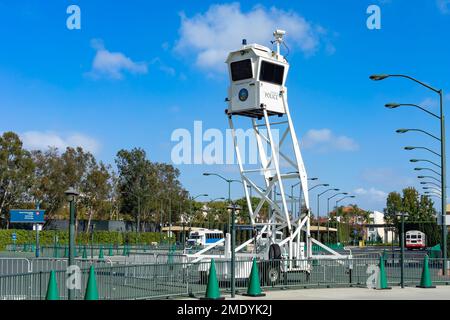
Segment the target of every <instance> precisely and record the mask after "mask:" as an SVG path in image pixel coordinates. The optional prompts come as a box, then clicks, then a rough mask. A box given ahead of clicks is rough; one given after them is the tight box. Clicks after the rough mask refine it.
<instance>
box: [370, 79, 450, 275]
mask: <svg viewBox="0 0 450 320" xmlns="http://www.w3.org/2000/svg"><path fill="white" fill-rule="evenodd" d="M389 77H400V78H405V79H408V80H411V81H414V82H415V83H417V84H420V85H421V86H423V87H425V88H427V89H429V90H431V91H433V92H434V93H437V94H438V95H439V115H437V114H434V113H432V112H429V111H428V110H426V109H424V108H422V107H420V106H417V105H412V104H409V106H412V107H416V108H419V109H420V110H422V111H425V112H426V113H427V114H430V115H432V116H433V117H435V118H437V119H438V120H439V123H440V131H441V132H440V139H439V138H437V137H435V136H433V135H431V136H432V137H433V138H435V139H437V140H438V141H439V142H440V144H441V152H440V156H441V165H440V169H441V170H440V171H441V193H442V199H441V226H442V228H441V229H442V235H441V238H442V239H441V249H442V257H443V259H444V263H443V275H446V273H447V270H446V269H447V221H446V220H447V219H446V215H447V206H446V203H447V196H446V183H447V182H446V180H447V177H446V153H445V113H444V91H443V90H442V89H436V88H433V87H432V86H430V85H428V84H426V83H424V82H422V81H420V80H417V79H415V78H413V77H411V76H408V75H404V74H374V75H371V76H370V79H371V80H375V81H380V80H384V79H386V78H389ZM399 106H401V105H400V104H391V107H392V108H396V107H399ZM427 134H428V133H427ZM428 135H430V134H428Z"/></svg>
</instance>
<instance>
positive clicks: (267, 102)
mask: <svg viewBox="0 0 450 320" xmlns="http://www.w3.org/2000/svg"><path fill="white" fill-rule="evenodd" d="M273 35H274V38H275V40H274V41H273V43H275V44H276V51H272V50H271V49H269V48H267V47H264V46H261V45H258V44H250V45H247V44H246V41H245V40H244V41H243V45H242V47H241V48H240V49H239V50H236V51H233V52H231V53H230V54H229V55H228V58H227V60H226V63H227V64H228V68H229V75H230V87H229V89H228V97H227V99H226V100H227V102H228V109H227V110H226V111H225V112H226V114H227V116H228V121H229V125H230V129H231V131H232V137H233V143H234V148H235V154H236V159H237V162H238V165H239V170H240V175H241V178H242V182H243V185H244V192H245V195H246V199H247V205H248V208H249V213H250V221H251V224H252V225H253V226H255V227H256V226H260V227H262V229H261V232H260V233H259V235H258V238H257V240H260V239H261V237H262V236H263V235H265V237H266V238H267V239H268V241H267V240H266V242H268V243H269V244H270V246H266V248H265V250H267V251H266V252H267V254H268V255H269V258H273V259H279V258H281V255H283V257H285V258H288V259H303V258H312V257H313V254H312V244H313V243H316V244H317V245H319V246H321V247H323V248H324V249H325V250H326V251H327V252H328V253H330V254H331V256H334V257H342V256H341V255H340V254H338V253H337V252H335V251H333V250H331V249H330V248H328V247H326V246H325V245H323V244H321V243H320V242H318V241H317V240H315V239H313V238H312V237H311V233H310V207H309V195H308V180H307V173H306V169H305V166H304V163H303V159H302V155H301V152H300V146H299V142H298V139H297V135H296V133H295V129H294V125H293V122H292V118H291V114H290V111H289V106H288V99H287V88H286V86H285V83H286V78H287V73H288V69H289V64H288V62H287V60H286V59H285V57H283V56H282V55H281V54H280V45H281V44H282V43H283V36H284V35H285V31H283V30H276V31H275V32H274V34H273ZM241 118H242V119H244V120H245V119H247V120H248V119H250V122H251V126H248V125H247V128H248V127H250V128H251V129H252V130H253V133H254V137H255V139H256V145H257V150H256V152H257V155H258V164H257V167H255V166H251V165H249V164H248V163H245V161H244V160H245V158H243V157H242V152H241V151H242V150H243V146H241V145H240V143H241V142H242V139H239V137H238V134H237V129H238V127H237V126H236V122H237V120H238V119H241ZM247 123H248V122H247ZM276 133H279V134H276ZM250 152H252V150H250ZM297 182H300V186H301V190H302V199H303V201H304V208H303V209H304V210H302V208H300V209H299V213H296V212H292V209H290V208H291V207H292V206H290V205H289V204H290V202H291V201H295V200H294V199H289V197H288V196H287V195H286V191H287V188H289V186H291V185H293V184H295V183H297ZM249 187H250V188H251V189H252V190H254V191H255V192H256V194H257V195H259V198H260V201H259V203H258V204H257V205H256V206H254V205H252V201H251V195H250V193H249V190H248V189H249ZM277 195H279V197H277ZM265 203H267V204H268V205H269V212H268V215H267V219H266V220H265V221H262V220H261V217H262V209H263V206H264V204H265ZM302 211H303V212H302ZM280 231H282V232H283V233H284V237H282V238H281V239H280V238H279V237H278V236H277V235H278V234H280ZM302 234H303V235H304V237H302V238H303V239H304V240H305V242H306V252H304V247H305V242H303V241H302V238H301V235H302ZM252 241H253V239H250V240H248V241H247V242H246V243H244V244H242V245H241V246H239V247H238V248H236V251H239V250H241V249H242V248H244V247H245V246H247V245H248V244H250V243H251V242H252ZM319 257H330V255H328V256H323V255H321V256H317V258H319Z"/></svg>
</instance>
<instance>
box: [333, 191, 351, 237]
mask: <svg viewBox="0 0 450 320" xmlns="http://www.w3.org/2000/svg"><path fill="white" fill-rule="evenodd" d="M347 198H355V196H346V197H342V198H340V199H338V200H336V203H335V206H334V208H335V210H336V213H337V207H338V203H339V202H341V201H342V200H344V199H347ZM336 220H337V218H336ZM339 223H340V221H338V223H337V225H336V227H337V228H336V229H337V230H336V240H337V242H338V243H339Z"/></svg>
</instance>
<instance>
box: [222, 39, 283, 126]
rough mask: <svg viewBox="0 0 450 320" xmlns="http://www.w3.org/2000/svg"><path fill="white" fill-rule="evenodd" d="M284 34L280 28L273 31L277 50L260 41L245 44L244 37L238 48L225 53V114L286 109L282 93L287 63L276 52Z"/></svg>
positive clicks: (254, 114)
mask: <svg viewBox="0 0 450 320" xmlns="http://www.w3.org/2000/svg"><path fill="white" fill-rule="evenodd" d="M284 34H286V32H285V31H283V30H276V31H275V32H274V35H275V41H274V42H276V43H277V51H276V52H275V51H273V50H271V49H269V48H267V47H265V46H262V45H259V44H249V45H247V42H246V41H245V40H244V41H243V45H242V47H241V48H240V49H239V50H236V51H233V52H231V53H230V54H229V55H228V58H227V60H226V63H227V64H228V71H229V76H230V86H229V88H228V98H227V101H228V109H227V113H228V114H231V115H232V114H239V115H243V116H248V117H253V118H261V117H263V110H264V109H266V110H267V114H268V115H269V116H271V115H283V114H285V113H286V111H285V106H284V100H283V98H282V96H281V93H282V92H283V93H284V95H286V93H287V89H286V87H285V83H286V77H287V73H288V69H289V64H288V62H287V61H286V59H285V58H284V57H283V56H282V55H280V54H279V44H280V42H282V36H283V35H284Z"/></svg>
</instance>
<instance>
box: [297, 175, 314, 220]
mask: <svg viewBox="0 0 450 320" xmlns="http://www.w3.org/2000/svg"><path fill="white" fill-rule="evenodd" d="M308 180H310V181H316V180H319V178H308ZM300 183H301V181H299V182H297V183H296V184H293V185H292V186H291V200H292V202H291V211H292V216H294V210H295V208H294V188H295V187H296V186H298V185H300ZM295 211H297V210H295ZM301 211H302V189H301V187H300V192H299V198H298V212H299V216H300V215H301Z"/></svg>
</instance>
